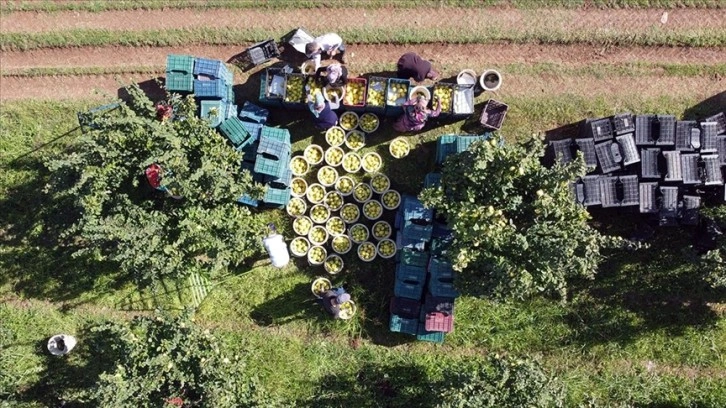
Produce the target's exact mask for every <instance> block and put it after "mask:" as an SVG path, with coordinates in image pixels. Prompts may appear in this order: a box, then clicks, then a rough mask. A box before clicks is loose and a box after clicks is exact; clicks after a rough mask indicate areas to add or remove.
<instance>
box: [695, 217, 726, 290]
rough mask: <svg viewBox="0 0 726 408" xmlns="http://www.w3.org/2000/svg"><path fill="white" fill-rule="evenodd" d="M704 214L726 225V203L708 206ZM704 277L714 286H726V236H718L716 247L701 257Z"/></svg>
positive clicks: (700, 261) (700, 262)
mask: <svg viewBox="0 0 726 408" xmlns="http://www.w3.org/2000/svg"><path fill="white" fill-rule="evenodd" d="M702 215H704V216H706V217H710V218H712V219H713V220H714V221H716V223H717V224H718V225H720V226H722V227H723V226H725V225H726V205H720V206H717V207H710V208H706V209H704V210H703V211H702ZM699 264H700V265H699V266H700V269H701V270H702V271H703V272H704V279H705V280H706V282H707V283H708V284H709V285H710V286H711V287H713V288H726V238H724V237H723V236H721V237H719V238H718V246H717V247H716V249H713V250H711V251H708V252H707V253H705V254H703V255H702V256H701V258H700V259H699Z"/></svg>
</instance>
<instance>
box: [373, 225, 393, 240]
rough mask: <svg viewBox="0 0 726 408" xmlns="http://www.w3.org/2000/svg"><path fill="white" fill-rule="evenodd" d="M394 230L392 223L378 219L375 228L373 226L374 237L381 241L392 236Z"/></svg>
mask: <svg viewBox="0 0 726 408" xmlns="http://www.w3.org/2000/svg"><path fill="white" fill-rule="evenodd" d="M392 231H393V230H392V229H391V224H389V223H387V222H386V221H376V223H375V224H373V228H371V232H372V233H373V238H375V239H377V240H379V241H380V240H382V239H386V238H388V237H390V236H391V232H392Z"/></svg>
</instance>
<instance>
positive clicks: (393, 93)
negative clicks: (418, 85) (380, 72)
mask: <svg viewBox="0 0 726 408" xmlns="http://www.w3.org/2000/svg"><path fill="white" fill-rule="evenodd" d="M407 95H408V85H407V84H405V83H396V82H391V83H390V84H389V86H388V92H387V95H386V96H387V99H386V101H387V102H388V104H389V105H391V106H401V105H403V103H404V102H406V96H407Z"/></svg>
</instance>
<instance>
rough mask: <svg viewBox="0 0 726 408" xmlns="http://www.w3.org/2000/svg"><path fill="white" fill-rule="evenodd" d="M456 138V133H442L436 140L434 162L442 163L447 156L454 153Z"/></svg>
mask: <svg viewBox="0 0 726 408" xmlns="http://www.w3.org/2000/svg"><path fill="white" fill-rule="evenodd" d="M456 139H458V136H456V135H444V136H440V137H439V138H438V139H437V140H436V164H442V163H443V162H444V160H446V158H447V157H449V156H450V155H452V154H455V153H456Z"/></svg>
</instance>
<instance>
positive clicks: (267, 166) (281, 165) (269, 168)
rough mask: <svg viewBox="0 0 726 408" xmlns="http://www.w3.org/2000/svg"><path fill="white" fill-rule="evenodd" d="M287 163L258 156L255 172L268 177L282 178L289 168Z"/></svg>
mask: <svg viewBox="0 0 726 408" xmlns="http://www.w3.org/2000/svg"><path fill="white" fill-rule="evenodd" d="M287 163H288V162H287V161H282V160H280V159H271V158H269V157H265V156H263V155H261V154H257V157H256V158H255V172H257V173H260V174H264V175H266V176H273V177H282V174H283V173H284V172H285V167H288V166H287Z"/></svg>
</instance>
